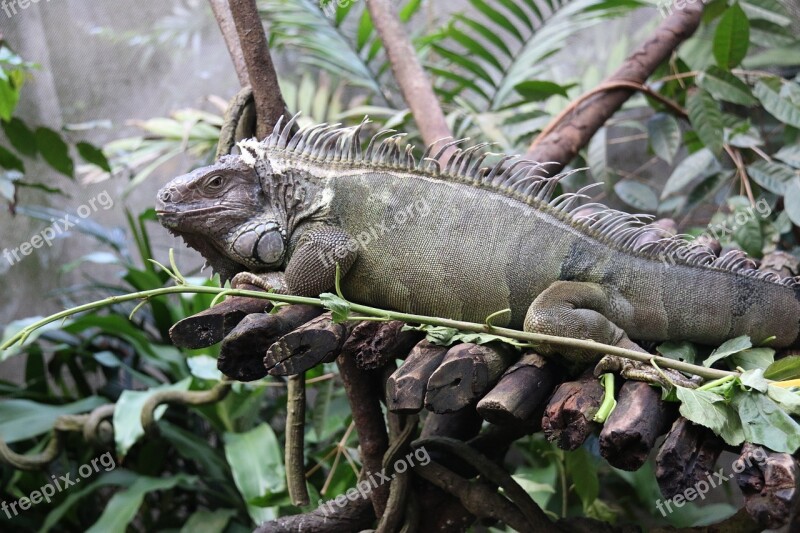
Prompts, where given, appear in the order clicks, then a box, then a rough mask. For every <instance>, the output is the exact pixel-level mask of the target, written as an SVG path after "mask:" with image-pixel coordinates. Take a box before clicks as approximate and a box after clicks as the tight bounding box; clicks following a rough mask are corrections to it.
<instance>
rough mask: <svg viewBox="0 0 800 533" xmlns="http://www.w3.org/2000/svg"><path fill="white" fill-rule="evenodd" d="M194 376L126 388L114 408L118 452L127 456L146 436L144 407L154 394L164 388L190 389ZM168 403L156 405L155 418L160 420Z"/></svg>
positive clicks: (115, 438) (121, 455)
mask: <svg viewBox="0 0 800 533" xmlns="http://www.w3.org/2000/svg"><path fill="white" fill-rule="evenodd" d="M191 382H192V378H186V379H184V380H182V381H179V382H178V383H173V384H170V385H162V386H160V387H153V388H151V389H148V390H145V391H132V390H124V391H122V394H121V395H120V397H119V400H117V405H116V407H115V408H114V419H113V420H114V441H115V442H116V444H117V454H118V455H119V456H120V457H125V454H127V453H128V450H130V449H131V446H133V445H134V444H136V442H137V441H138V440H139V439H140V438H141V437H143V436H144V428H142V419H141V417H142V407H144V403H145V402H146V401H147V399H148V398H150V397H151V396H152V395H153V394H155V393H156V392H158V391H164V390H181V391H186V390H189V385H190V384H191ZM166 410H167V406H166V405H160V406H158V407H156V410H155V412H154V413H153V418H154V419H155V420H158V419H159V418H161V417H162V416H164V412H165V411H166Z"/></svg>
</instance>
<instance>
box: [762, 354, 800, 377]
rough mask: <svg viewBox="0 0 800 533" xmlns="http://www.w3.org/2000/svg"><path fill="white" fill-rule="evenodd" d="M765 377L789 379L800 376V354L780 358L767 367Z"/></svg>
mask: <svg viewBox="0 0 800 533" xmlns="http://www.w3.org/2000/svg"><path fill="white" fill-rule="evenodd" d="M764 377H765V378H767V379H771V380H773V381H788V380H790V379H797V378H800V355H790V356H788V357H784V358H783V359H778V360H777V361H775V362H774V363H772V364H771V365H769V366H768V367H767V369H766V370H765V371H764Z"/></svg>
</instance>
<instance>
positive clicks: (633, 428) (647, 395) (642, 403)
mask: <svg viewBox="0 0 800 533" xmlns="http://www.w3.org/2000/svg"><path fill="white" fill-rule="evenodd" d="M617 402H618V403H617V407H616V408H615V409H614V411H613V412H612V413H611V416H609V417H608V420H606V423H605V424H604V425H603V430H602V431H601V432H600V455H602V456H603V457H605V458H606V460H607V461H608V462H609V464H611V465H612V466H615V467H617V468H620V469H622V470H629V471H633V470H638V469H639V468H640V467H641V466H642V465H643V464H644V463H645V461H647V456H648V455H649V454H650V450H652V449H653V445H654V444H655V442H656V438H657V437H658V436H659V435H661V434H662V433H663V432H664V431H665V430H666V428H667V427H668V425H669V424H670V423H672V420H673V419H674V417H675V416H676V414H677V413H676V409H674V405H669V406H668V405H667V403H666V402H664V401H662V400H661V393H660V392H659V389H656V388H654V387H651V386H650V385H648V384H647V383H644V382H641V381H627V382H625V384H624V385H623V386H622V388H621V389H620V391H619V398H618V400H617Z"/></svg>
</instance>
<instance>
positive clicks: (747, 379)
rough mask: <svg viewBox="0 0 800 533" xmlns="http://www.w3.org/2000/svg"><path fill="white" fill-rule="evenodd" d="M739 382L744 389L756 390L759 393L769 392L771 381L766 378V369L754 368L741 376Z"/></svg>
mask: <svg viewBox="0 0 800 533" xmlns="http://www.w3.org/2000/svg"><path fill="white" fill-rule="evenodd" d="M739 382H740V383H741V384H742V386H743V387H747V388H749V389H753V390H756V391H758V392H767V387H768V386H769V381H768V380H767V379H766V378H765V377H764V369H762V368H754V369H752V370H747V371H746V372H743V373H742V375H741V376H739Z"/></svg>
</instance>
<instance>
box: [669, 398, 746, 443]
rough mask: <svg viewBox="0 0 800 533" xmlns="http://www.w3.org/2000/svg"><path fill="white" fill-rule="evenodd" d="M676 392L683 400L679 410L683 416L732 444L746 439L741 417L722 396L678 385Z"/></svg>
mask: <svg viewBox="0 0 800 533" xmlns="http://www.w3.org/2000/svg"><path fill="white" fill-rule="evenodd" d="M676 394H677V396H678V399H679V400H680V401H681V405H680V408H679V410H680V413H681V415H682V416H683V417H685V418H686V419H688V420H690V421H691V422H694V423H695V424H699V425H701V426H704V427H707V428H708V429H710V430H711V431H713V432H714V433H716V434H717V435H719V436H720V437H722V439H723V440H724V441H725V442H726V443H728V444H730V445H731V446H736V445H738V444H741V443H742V442H743V441H744V433H743V432H742V427H741V423H740V422H739V417H738V416H737V415H736V411H735V410H734V409H733V408H731V407H730V406H728V405H727V404H726V403H725V399H724V398H723V397H722V396H720V395H719V394H715V393H713V392H709V391H702V390H693V389H687V388H685V387H677V388H676Z"/></svg>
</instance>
